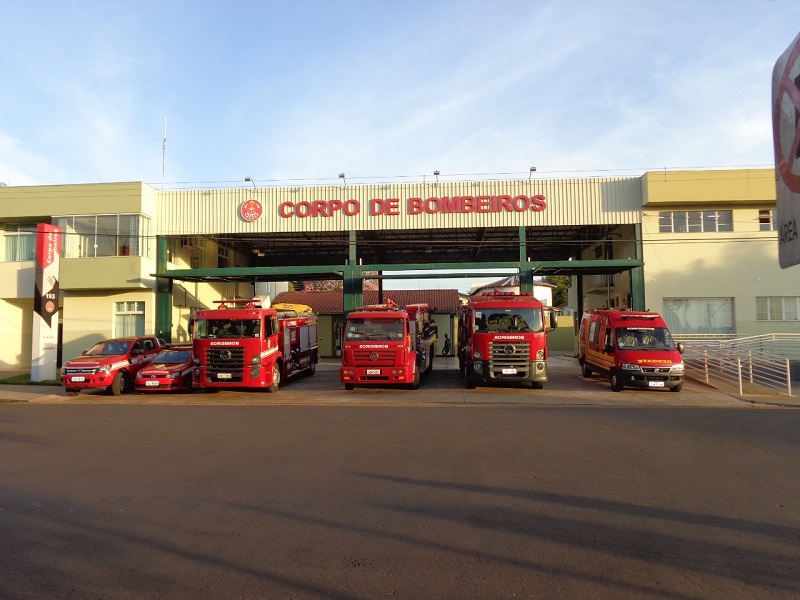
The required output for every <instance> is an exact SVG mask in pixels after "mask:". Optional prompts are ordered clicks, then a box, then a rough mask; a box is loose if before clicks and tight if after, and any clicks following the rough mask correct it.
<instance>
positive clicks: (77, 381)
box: [61, 336, 166, 396]
mask: <svg viewBox="0 0 800 600" xmlns="http://www.w3.org/2000/svg"><path fill="white" fill-rule="evenodd" d="M165 346H166V344H165V343H164V341H163V340H161V339H159V338H157V337H154V336H144V337H127V338H115V339H112V340H103V341H102V342H97V343H96V344H95V345H94V346H92V347H91V348H89V349H88V350H86V351H85V352H83V354H81V355H80V356H78V357H77V358H73V359H72V360H70V361H67V362H66V363H65V364H64V366H63V367H61V383H62V384H63V385H64V389H65V390H66V391H67V395H68V396H76V395H77V394H79V393H80V392H81V390H90V389H105V390H107V391H108V392H110V393H112V394H113V395H114V396H120V395H122V394H124V393H125V392H127V391H128V390H131V389H133V381H134V378H135V377H136V373H138V372H139V369H141V368H142V367H144V366H145V365H147V364H149V363H150V361H152V360H153V359H154V358H155V356H156V354H158V353H159V352H161V350H163V349H164V348H165Z"/></svg>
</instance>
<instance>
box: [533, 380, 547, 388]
mask: <svg viewBox="0 0 800 600" xmlns="http://www.w3.org/2000/svg"><path fill="white" fill-rule="evenodd" d="M531 387H532V388H533V389H535V390H541V389H542V388H543V387H544V384H543V383H542V382H541V381H531Z"/></svg>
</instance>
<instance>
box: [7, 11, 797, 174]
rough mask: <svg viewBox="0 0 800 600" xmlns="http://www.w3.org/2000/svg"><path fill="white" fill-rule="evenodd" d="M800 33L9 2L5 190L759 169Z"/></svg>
mask: <svg viewBox="0 0 800 600" xmlns="http://www.w3.org/2000/svg"><path fill="white" fill-rule="evenodd" d="M798 32H800V2H797V0H747V1H729V2H726V1H711V0H709V1H707V2H697V1H696V0H691V1H682V0H678V1H670V2H655V1H653V2H646V1H639V2H631V1H629V0H628V1H615V0H610V1H605V2H594V1H589V0H586V1H582V0H577V1H574V2H563V1H557V0H554V1H542V2H537V1H533V0H528V1H522V0H520V1H505V0H494V1H492V2H487V1H485V0H483V1H475V2H473V1H463V2H458V1H447V0H444V1H421V0H418V1H414V0H412V1H407V2H401V1H393V0H384V1H379V0H374V1H367V0H363V1H345V0H343V1H336V0H329V1H322V0H318V1H303V0H296V1H291V2H276V1H272V0H264V1H261V2H257V1H237V0H230V1H228V2H224V3H223V2H213V1H209V2H189V1H170V0H158V1H150V0H143V1H139V2H129V1H126V2H117V1H113V0H104V1H99V0H82V1H75V0H58V1H36V0H32V1H30V2H15V3H12V5H11V7H10V8H8V7H7V8H6V10H5V11H4V14H3V35H2V36H0V73H2V77H3V91H2V93H0V181H3V182H6V183H8V184H9V185H33V184H61V183H85V182H109V181H139V180H143V181H145V182H147V183H150V184H152V185H156V186H161V185H162V167H163V168H164V176H163V185H164V186H165V187H169V188H205V187H233V186H240V185H241V186H244V185H249V184H245V183H244V177H245V176H250V177H252V178H253V179H254V180H255V181H256V183H257V184H258V185H260V186H261V185H302V184H305V183H308V184H325V183H333V184H335V183H336V182H337V176H338V174H339V173H340V172H345V173H346V174H347V182H348V184H351V183H352V184H355V183H369V182H376V181H400V180H409V179H410V180H419V179H421V178H422V176H423V175H425V176H428V177H430V176H431V174H432V172H433V171H434V170H439V171H440V173H441V175H440V180H447V179H449V178H452V179H465V178H469V179H480V178H497V177H499V178H504V179H505V178H513V177H524V176H526V174H527V173H528V170H529V168H530V167H531V166H536V167H537V173H538V176H542V177H547V176H553V177H562V176H570V175H578V176H593V175H606V174H608V175H638V174H641V173H642V172H643V171H645V170H650V169H665V168H666V169H673V168H706V167H731V168H733V167H744V166H769V165H772V164H773V161H774V159H773V154H772V141H771V139H772V138H771V135H772V134H771V122H770V118H771V117H770V93H771V92H770V85H771V72H772V67H773V65H774V63H775V61H776V60H777V58H778V56H780V54H781V53H782V52H783V51H784V50H785V49H786V47H787V46H788V45H789V44H790V43H791V41H792V40H793V39H794V37H795V36H796V35H797V34H798ZM165 118H166V121H167V145H166V160H165V161H163V162H162V149H163V148H162V141H163V136H164V120H165Z"/></svg>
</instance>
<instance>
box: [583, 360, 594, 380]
mask: <svg viewBox="0 0 800 600" xmlns="http://www.w3.org/2000/svg"><path fill="white" fill-rule="evenodd" d="M581 375H583V376H584V377H586V378H589V377H591V376H592V370H591V369H590V368H589V365H587V364H586V363H585V362H582V363H581Z"/></svg>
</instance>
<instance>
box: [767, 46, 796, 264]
mask: <svg viewBox="0 0 800 600" xmlns="http://www.w3.org/2000/svg"><path fill="white" fill-rule="evenodd" d="M772 135H773V141H774V145H775V179H776V188H777V190H776V191H777V194H778V211H777V216H778V261H779V262H780V265H781V267H782V268H784V269H785V268H787V267H791V266H793V265H797V264H800V236H799V235H798V228H797V225H798V222H800V34H798V36H797V37H796V38H795V39H794V41H793V42H792V43H791V44H790V45H789V47H788V48H787V49H786V52H784V53H783V54H782V55H781V57H780V58H779V59H778V61H777V62H776V63H775V68H774V69H773V71H772Z"/></svg>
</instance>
